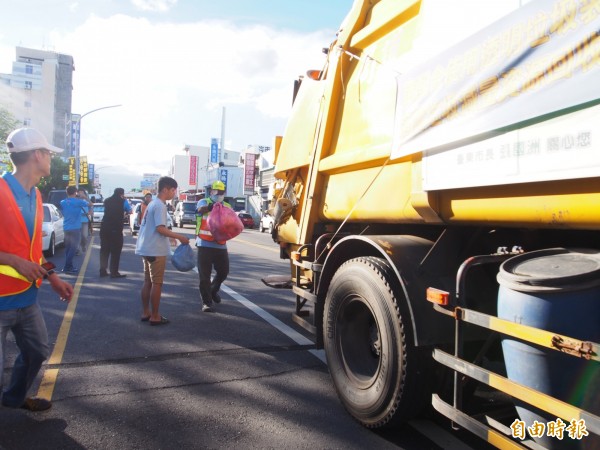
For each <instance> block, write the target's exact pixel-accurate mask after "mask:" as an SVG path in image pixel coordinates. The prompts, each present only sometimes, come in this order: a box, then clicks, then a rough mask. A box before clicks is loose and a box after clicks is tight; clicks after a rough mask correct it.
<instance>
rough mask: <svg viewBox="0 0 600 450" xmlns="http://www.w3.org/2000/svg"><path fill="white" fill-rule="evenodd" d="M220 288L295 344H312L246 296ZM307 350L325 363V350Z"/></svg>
mask: <svg viewBox="0 0 600 450" xmlns="http://www.w3.org/2000/svg"><path fill="white" fill-rule="evenodd" d="M221 289H222V290H223V291H224V292H226V293H227V294H228V295H230V296H231V297H233V298H234V299H235V300H236V301H238V302H240V303H241V304H242V305H244V306H245V307H246V308H248V309H249V310H250V311H252V312H253V313H254V314H256V315H257V316H259V317H260V318H262V319H264V320H265V321H266V322H267V323H268V324H269V325H271V326H272V327H274V328H276V329H277V330H279V331H280V332H282V333H283V334H285V335H286V336H287V337H289V338H290V339H291V340H292V341H294V342H295V343H296V344H299V345H312V344H314V342H312V341H311V340H310V339H308V338H306V337H304V336H302V335H301V334H300V333H298V332H297V331H296V330H294V329H293V328H291V327H289V326H287V325H286V324H285V323H283V322H282V321H281V320H279V319H277V318H276V317H274V316H272V315H271V314H269V313H268V312H267V311H265V310H264V309H262V308H261V307H260V306H257V305H256V304H254V303H252V302H251V301H250V300H248V299H247V298H246V297H244V296H243V295H241V294H238V293H237V292H235V291H234V290H233V289H231V288H229V287H227V286H225V285H224V284H223V285H221ZM309 352H310V353H312V354H313V355H314V356H316V357H317V358H319V359H320V360H321V361H322V362H323V363H324V364H327V360H326V358H325V352H324V351H323V350H309Z"/></svg>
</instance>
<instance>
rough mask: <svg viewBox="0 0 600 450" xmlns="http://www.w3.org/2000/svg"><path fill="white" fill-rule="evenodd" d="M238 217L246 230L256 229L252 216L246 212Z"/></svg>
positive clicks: (240, 213)
mask: <svg viewBox="0 0 600 450" xmlns="http://www.w3.org/2000/svg"><path fill="white" fill-rule="evenodd" d="M238 217H239V218H240V220H241V221H242V223H243V224H244V228H254V219H253V218H252V216H251V215H250V214H248V213H245V212H239V213H238Z"/></svg>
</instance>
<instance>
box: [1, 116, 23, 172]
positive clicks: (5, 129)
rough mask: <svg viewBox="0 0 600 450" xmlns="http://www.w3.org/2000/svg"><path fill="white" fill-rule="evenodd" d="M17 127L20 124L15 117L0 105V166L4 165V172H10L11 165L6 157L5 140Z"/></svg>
mask: <svg viewBox="0 0 600 450" xmlns="http://www.w3.org/2000/svg"><path fill="white" fill-rule="evenodd" d="M19 125H20V123H19V121H18V120H17V119H16V118H15V116H13V115H12V114H11V113H10V111H8V109H6V108H4V107H3V106H2V105H0V166H3V165H6V166H7V168H6V170H12V163H11V161H10V159H9V157H8V149H7V148H6V145H5V142H6V138H7V137H8V135H9V134H10V132H11V131H13V130H14V129H15V128H18V127H19Z"/></svg>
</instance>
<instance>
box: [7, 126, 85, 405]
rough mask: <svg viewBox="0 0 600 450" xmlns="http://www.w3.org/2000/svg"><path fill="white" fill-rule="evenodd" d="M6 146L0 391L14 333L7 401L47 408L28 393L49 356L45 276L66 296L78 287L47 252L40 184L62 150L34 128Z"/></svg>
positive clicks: (13, 135)
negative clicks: (40, 297)
mask: <svg viewBox="0 0 600 450" xmlns="http://www.w3.org/2000/svg"><path fill="white" fill-rule="evenodd" d="M6 146H7V148H8V152H9V154H10V159H11V161H12V163H13V166H14V170H13V172H12V173H8V172H5V173H4V174H3V175H2V176H1V177H0V211H2V214H0V230H2V233H0V339H1V342H0V392H2V387H3V383H2V381H3V375H4V359H5V358H4V351H5V344H6V335H7V333H8V331H11V332H12V333H13V335H14V337H15V341H16V343H17V347H18V348H19V351H20V353H19V356H17V359H16V360H15V363H14V366H13V370H12V376H11V380H10V383H9V385H8V387H7V389H6V390H5V391H4V392H2V405H4V406H7V407H9V408H25V409H28V410H30V411H44V410H46V409H49V408H50V407H51V406H52V403H51V402H50V401H49V400H46V399H43V398H36V397H27V392H28V391H29V389H30V388H31V385H32V384H33V381H34V380H35V377H36V376H37V374H38V372H39V370H40V368H41V366H42V363H43V362H44V360H45V359H46V358H47V357H48V354H49V346H48V332H47V330H46V323H45V322H44V317H43V315H42V312H41V310H40V306H39V304H38V303H37V294H38V289H39V287H40V286H41V284H42V279H43V278H47V279H48V281H49V282H50V286H51V287H52V289H53V290H54V291H55V292H56V293H57V294H58V295H60V298H61V299H62V300H64V301H69V300H71V296H72V295H73V286H71V285H70V284H69V283H66V282H65V281H63V280H61V279H60V277H59V276H58V275H57V274H56V273H55V272H54V271H53V270H52V269H51V268H50V267H49V266H46V267H48V269H46V268H44V267H43V266H42V264H44V263H45V260H44V257H43V254H42V220H43V217H44V210H43V206H42V196H41V194H40V192H39V191H38V189H37V188H36V185H37V184H38V183H39V182H40V179H41V178H42V177H47V176H50V159H51V157H52V155H51V154H54V153H61V152H62V149H60V148H57V147H54V146H53V145H50V144H48V141H47V140H46V138H45V137H44V136H43V135H42V134H41V133H39V132H38V131H36V130H34V129H32V128H19V129H17V130H15V131H13V132H12V133H10V134H9V135H8V138H7V140H6Z"/></svg>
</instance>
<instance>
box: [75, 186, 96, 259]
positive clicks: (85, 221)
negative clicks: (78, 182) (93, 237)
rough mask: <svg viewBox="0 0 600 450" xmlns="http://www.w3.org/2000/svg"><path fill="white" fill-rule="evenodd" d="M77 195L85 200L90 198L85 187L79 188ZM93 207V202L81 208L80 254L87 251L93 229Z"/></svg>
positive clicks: (78, 250)
mask: <svg viewBox="0 0 600 450" xmlns="http://www.w3.org/2000/svg"><path fill="white" fill-rule="evenodd" d="M77 196H78V197H79V198H80V199H83V200H88V201H89V199H88V195H87V192H86V191H85V189H81V188H79V190H78V191H77ZM92 214H93V212H92V207H91V203H90V206H88V208H84V209H82V210H81V241H80V243H79V248H78V249H77V253H76V254H77V255H79V253H85V252H86V251H87V247H88V240H89V237H90V231H91V227H90V219H91V218H92Z"/></svg>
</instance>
